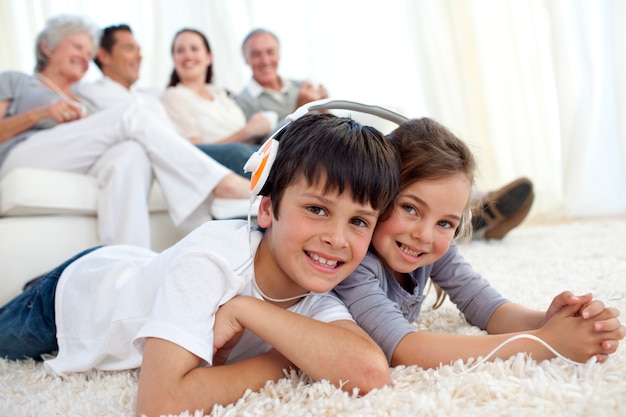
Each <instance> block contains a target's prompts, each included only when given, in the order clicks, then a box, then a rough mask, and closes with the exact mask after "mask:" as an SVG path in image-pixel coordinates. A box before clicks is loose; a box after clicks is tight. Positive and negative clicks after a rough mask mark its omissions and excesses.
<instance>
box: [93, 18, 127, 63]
mask: <svg viewBox="0 0 626 417" xmlns="http://www.w3.org/2000/svg"><path fill="white" fill-rule="evenodd" d="M118 31H124V32H130V33H133V31H132V30H131V29H130V26H128V25H126V24H121V25H111V26H107V27H105V28H104V29H102V36H100V48H102V49H104V50H105V51H107V52H108V53H111V51H112V50H113V45H115V42H116V41H117V40H116V39H115V33H116V32H118ZM93 62H95V63H96V65H97V66H98V68H100V69H102V63H101V62H100V61H99V60H98V55H96V57H95V58H94V60H93Z"/></svg>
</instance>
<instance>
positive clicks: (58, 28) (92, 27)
mask: <svg viewBox="0 0 626 417" xmlns="http://www.w3.org/2000/svg"><path fill="white" fill-rule="evenodd" d="M72 33H85V34H87V35H89V36H90V37H91V43H92V45H93V51H92V54H91V58H92V59H93V57H95V56H96V52H98V43H99V42H100V33H101V31H100V28H99V26H98V25H96V23H95V22H94V21H92V20H91V19H89V18H87V17H84V16H74V15H60V16H56V17H53V18H50V19H49V20H48V21H47V22H46V27H45V28H44V29H43V30H42V31H41V32H39V35H37V41H36V42H35V58H36V59H37V64H36V65H35V71H41V70H43V69H44V68H45V67H46V65H48V61H49V60H50V59H49V58H48V56H47V55H46V54H45V53H44V51H43V50H42V48H41V45H42V44H43V45H46V47H47V49H48V50H50V51H54V50H55V49H56V48H57V47H58V46H59V43H60V42H61V40H62V39H63V38H64V37H65V36H66V35H69V34H72Z"/></svg>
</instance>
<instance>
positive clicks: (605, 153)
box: [0, 0, 626, 218]
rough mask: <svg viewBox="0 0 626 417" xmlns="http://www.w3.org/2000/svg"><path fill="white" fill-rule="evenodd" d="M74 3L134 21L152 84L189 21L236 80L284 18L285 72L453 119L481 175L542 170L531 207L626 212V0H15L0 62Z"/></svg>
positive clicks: (107, 18)
mask: <svg viewBox="0 0 626 417" xmlns="http://www.w3.org/2000/svg"><path fill="white" fill-rule="evenodd" d="M68 12H69V13H77V14H84V15H88V16H90V17H92V18H93V19H95V20H96V22H97V23H99V24H101V25H103V26H104V25H108V24H113V23H121V22H124V23H128V24H130V25H131V27H132V28H133V30H134V32H135V35H136V37H137V38H138V39H139V41H140V42H141V44H142V49H143V54H144V62H143V65H142V72H141V81H140V84H141V85H144V86H151V87H156V88H163V87H164V86H165V84H166V82H167V80H168V76H169V73H170V71H171V67H172V65H171V59H170V56H169V48H170V42H171V40H172V36H173V35H174V33H175V32H176V31H177V30H179V29H181V28H182V27H194V28H197V29H200V30H202V31H203V32H204V33H205V34H206V35H207V36H208V37H209V41H210V42H211V47H212V49H213V53H214V67H215V75H216V79H215V81H216V83H218V84H220V85H222V86H224V87H226V88H229V89H231V90H232V91H238V90H239V89H240V88H241V87H242V86H243V85H244V84H245V83H246V81H247V80H248V78H249V76H250V72H249V70H248V68H247V67H246V66H245V64H244V62H243V59H242V58H241V53H240V43H241V41H242V39H243V37H244V36H245V34H246V33H247V32H248V31H249V30H250V29H252V28H255V27H265V28H268V29H271V30H273V31H274V32H276V34H277V35H278V36H279V37H280V39H281V48H282V49H281V50H282V59H281V65H280V72H281V74H283V75H285V76H288V77H293V78H309V79H312V80H313V81H316V82H322V83H324V84H325V85H326V87H327V88H328V89H329V91H330V93H331V96H333V97H336V98H346V99H350V100H355V101H361V102H364V103H370V104H378V105H382V106H388V107H392V108H394V109H396V110H399V111H401V112H403V113H404V114H406V115H407V116H409V117H421V116H430V117H433V118H435V119H436V120H438V121H440V122H442V123H444V124H445V125H446V126H448V127H449V128H450V129H451V130H452V131H454V132H455V133H456V134H458V135H459V136H460V137H462V138H463V139H465V140H466V141H467V142H469V143H470V144H471V146H472V148H473V149H474V151H475V153H476V155H477V156H478V158H479V161H480V164H481V166H480V177H479V178H478V183H479V186H480V188H483V189H490V188H494V187H497V186H500V185H502V184H504V183H505V182H508V181H510V180H512V179H514V178H516V177H518V176H522V175H525V176H528V177H530V178H531V179H532V180H533V182H534V184H535V187H536V199H535V205H534V207H533V210H532V212H531V217H535V218H544V217H549V218H554V217H563V216H598V215H623V214H626V121H625V118H624V116H625V115H626V103H625V102H626V81H625V78H626V30H625V28H624V22H626V5H625V3H624V2H623V1H622V0H467V1H463V2H459V1H456V0H438V1H429V0H386V1H381V0H341V1H337V0H334V1H331V0H317V1H314V0H299V1H298V2H293V1H289V0H185V1H184V2H181V1H178V2H177V1H172V0H139V1H138V0H135V1H130V2H129V1H128V0H108V1H106V2H93V1H86V0H82V1H81V0H38V1H37V0H31V1H28V2H23V1H21V0H0V23H1V26H0V36H1V37H2V39H3V48H1V49H0V58H1V62H0V70H7V69H13V70H21V71H25V72H30V71H32V68H33V65H34V57H33V47H34V45H33V43H34V39H35V36H36V34H37V32H38V31H39V30H40V29H41V28H42V27H43V25H44V22H45V20H46V19H47V18H48V17H50V16H53V15H56V14H59V13H68ZM98 75H99V74H98V72H97V70H93V71H91V72H90V73H89V74H88V76H87V78H90V79H93V78H96V77H97V76H98Z"/></svg>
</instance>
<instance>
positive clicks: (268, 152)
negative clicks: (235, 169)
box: [243, 136, 279, 198]
mask: <svg viewBox="0 0 626 417" xmlns="http://www.w3.org/2000/svg"><path fill="white" fill-rule="evenodd" d="M278 145H279V142H278V141H277V140H276V139H274V136H272V137H271V138H269V139H268V140H267V141H265V143H264V144H263V145H261V147H260V148H259V150H258V151H256V152H255V153H253V154H252V155H251V156H250V158H249V159H248V161H247V162H246V164H245V165H244V167H243V170H244V172H251V173H252V175H251V177H250V193H251V194H252V197H253V198H254V197H256V196H258V195H259V193H260V192H261V190H262V189H263V186H264V185H265V183H266V182H267V177H268V176H269V174H270V171H271V169H272V165H273V164H274V160H275V159H276V153H277V152H278Z"/></svg>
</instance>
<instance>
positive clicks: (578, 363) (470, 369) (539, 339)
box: [454, 333, 597, 376]
mask: <svg viewBox="0 0 626 417" xmlns="http://www.w3.org/2000/svg"><path fill="white" fill-rule="evenodd" d="M519 339H531V340H534V341H535V342H538V343H540V344H542V345H543V346H544V347H545V348H546V349H548V350H549V351H550V352H552V353H553V354H554V355H555V356H556V357H558V358H560V359H563V360H564V361H565V362H567V363H569V364H572V365H582V364H583V363H582V362H576V361H573V360H571V359H569V358H566V357H565V356H563V355H561V354H560V353H559V352H557V351H556V349H554V348H553V347H552V346H550V345H549V344H548V343H547V342H546V341H544V340H543V339H541V338H539V337H537V336H534V335H532V334H528V333H522V334H517V335H515V336H511V337H509V338H508V339H506V340H505V341H504V342H502V343H500V344H499V345H498V346H496V348H495V349H493V350H492V351H491V352H489V354H487V356H485V357H483V358H482V359H481V360H480V361H478V362H477V363H475V364H474V365H472V366H471V367H469V368H468V369H466V370H464V371H463V372H460V373H458V374H456V375H454V376H459V375H463V374H465V373H468V372H471V371H473V370H474V369H476V368H477V367H478V366H480V365H482V364H483V363H485V362H487V361H488V360H489V358H491V357H492V356H493V355H494V354H495V353H496V352H497V351H498V350H500V349H502V348H503V347H504V346H506V345H507V344H509V343H511V342H514V341H515V340H519ZM592 360H597V359H596V357H595V356H594V357H593V358H592Z"/></svg>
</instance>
